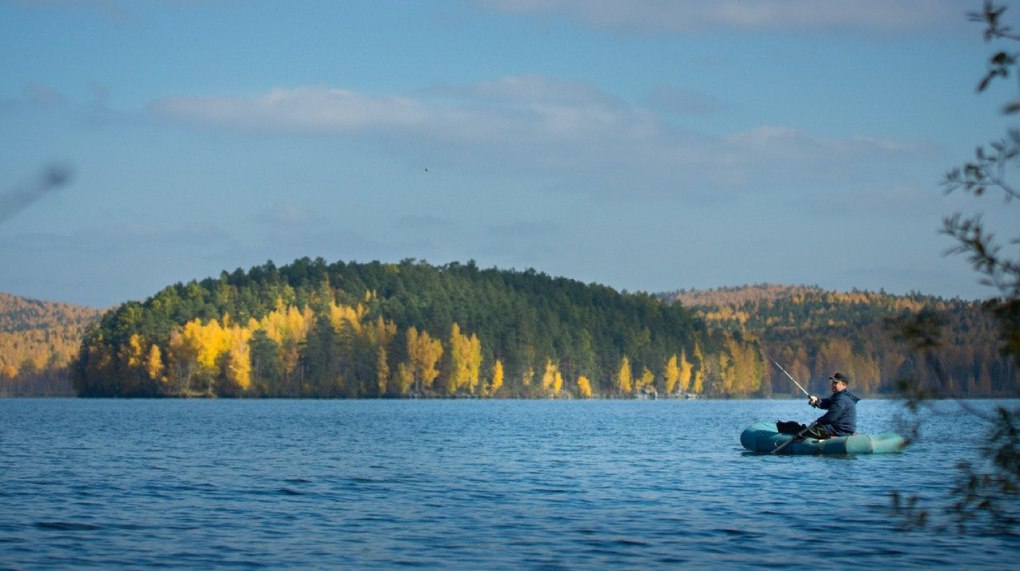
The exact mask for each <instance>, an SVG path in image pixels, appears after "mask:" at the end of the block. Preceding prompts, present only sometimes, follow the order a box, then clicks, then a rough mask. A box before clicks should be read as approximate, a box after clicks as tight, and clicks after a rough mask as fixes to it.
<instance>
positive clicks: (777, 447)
mask: <svg viewBox="0 0 1020 571" xmlns="http://www.w3.org/2000/svg"><path fill="white" fill-rule="evenodd" d="M814 425H815V423H813V422H812V423H811V424H809V425H807V426H805V427H804V430H801V431H800V432H798V433H797V434H796V435H794V437H793V438H791V439H789V440H787V441H786V442H784V443H782V444H780V445H779V446H776V447H775V448H773V449H772V451H771V452H769V454H779V452H780V451H781V450H783V449H784V448H786V447H787V446H789V445H791V444H793V443H794V442H795V441H797V440H800V439H801V438H802V437H803V436H804V435H805V434H807V431H809V430H811V428H812V427H813V426H814Z"/></svg>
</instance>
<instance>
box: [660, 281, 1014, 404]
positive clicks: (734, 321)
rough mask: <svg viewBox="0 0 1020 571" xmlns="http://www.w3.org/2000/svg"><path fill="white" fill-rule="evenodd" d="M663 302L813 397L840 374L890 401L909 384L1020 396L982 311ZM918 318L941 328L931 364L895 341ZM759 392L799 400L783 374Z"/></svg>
mask: <svg viewBox="0 0 1020 571" xmlns="http://www.w3.org/2000/svg"><path fill="white" fill-rule="evenodd" d="M662 298H663V299H665V300H676V301H678V302H680V303H682V304H684V305H685V306H686V307H688V308H690V309H692V310H693V311H695V313H696V314H697V315H698V316H699V317H701V318H703V319H704V320H705V321H706V323H707V327H708V328H709V329H710V330H715V329H718V328H723V329H725V330H728V331H732V332H739V333H740V334H742V335H744V336H745V337H746V338H749V339H755V340H757V342H758V343H759V344H760V346H761V348H762V350H763V351H764V352H765V355H766V357H769V356H770V357H773V358H775V359H776V360H778V361H779V362H780V363H782V364H783V367H784V368H785V369H786V370H787V371H789V372H790V373H791V374H792V375H793V376H794V377H795V378H797V379H798V380H799V381H800V382H801V384H805V383H804V381H805V380H806V379H813V380H815V383H814V384H813V391H817V392H823V391H825V390H826V387H825V382H824V379H826V378H827V377H828V375H830V374H831V373H832V372H833V371H836V370H839V371H842V372H844V373H848V374H849V375H850V377H851V379H854V386H853V390H854V391H856V392H858V393H865V394H867V393H876V392H885V393H892V392H894V391H895V390H896V388H897V381H899V380H900V379H907V378H910V379H914V380H915V381H916V382H917V383H918V385H919V386H921V387H927V388H928V389H930V390H931V391H933V392H934V393H936V394H941V395H947V396H978V397H985V396H1002V397H1015V396H1016V395H1017V394H1018V393H1020V377H1018V371H1017V368H1016V365H1015V363H1014V361H1013V360H1012V359H1011V358H1009V357H1006V356H1003V354H1002V353H1001V351H1000V347H999V344H1000V341H999V339H1000V338H999V332H998V324H997V322H996V321H995V319H994V317H993V316H992V315H991V314H990V313H989V312H987V311H985V310H984V309H983V307H982V304H981V303H980V302H974V301H963V300H959V299H949V300H946V299H942V298H937V297H932V296H927V295H922V294H911V295H906V296H893V295H888V294H885V293H874V292H864V291H851V292H832V291H825V290H822V289H820V288H817V287H791V286H780V285H758V286H747V287H739V288H722V289H716V290H700V291H679V292H674V293H670V294H663V295H662ZM919 312H928V313H929V314H930V315H931V316H933V318H934V319H935V320H937V321H938V322H939V323H940V324H941V331H942V341H943V343H944V346H943V347H942V348H941V349H940V350H939V354H938V355H937V357H935V358H934V360H932V359H933V358H932V357H928V358H921V357H919V356H917V355H913V354H911V352H910V351H909V350H907V348H906V347H905V346H904V345H903V344H902V343H899V342H897V341H896V335H895V334H896V329H895V326H894V321H895V320H896V319H897V318H903V317H905V316H908V315H916V314H918V313H919ZM938 370H941V371H942V372H943V374H941V375H940V374H938V373H937V371H938ZM762 387H763V389H764V390H763V394H767V391H768V390H769V389H770V388H771V390H773V391H775V392H782V393H789V392H792V391H797V389H796V387H794V386H793V385H792V383H790V382H789V380H787V379H786V378H785V376H784V375H783V374H782V373H781V372H780V371H779V370H778V369H777V368H776V367H771V369H770V371H769V374H768V379H766V381H765V382H764V383H762Z"/></svg>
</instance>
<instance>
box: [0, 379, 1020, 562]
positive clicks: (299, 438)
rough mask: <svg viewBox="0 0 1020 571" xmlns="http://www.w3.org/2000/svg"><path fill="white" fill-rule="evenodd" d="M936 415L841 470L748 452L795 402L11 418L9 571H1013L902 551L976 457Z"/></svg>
mask: <svg viewBox="0 0 1020 571" xmlns="http://www.w3.org/2000/svg"><path fill="white" fill-rule="evenodd" d="M979 406H986V407H987V406H988V403H979ZM941 408H943V409H945V412H944V413H943V414H940V415H937V416H935V417H933V418H932V420H931V421H930V422H928V424H926V425H925V432H924V435H923V438H922V439H921V440H920V441H919V442H918V443H917V444H915V445H914V446H912V447H911V448H909V449H908V450H907V451H906V452H904V453H902V454H892V455H875V456H859V457H850V458H848V457H807V456H759V455H751V454H748V453H746V452H745V451H744V450H743V449H742V448H741V446H740V442H739V436H740V432H741V430H742V429H743V428H744V427H746V426H747V425H748V424H750V423H751V421H753V420H756V419H768V420H774V419H777V418H782V419H794V420H800V421H808V420H811V419H813V418H814V417H815V416H817V411H815V410H814V409H811V408H810V407H808V406H807V405H806V403H805V402H804V401H801V400H796V401H775V400H774V401H662V400H660V401H431V400H417V401H237V400H218V401H213V400H209V401H207V400H190V401H187V400H75V399H42V400H21V399H13V400H0V568H18V569H51V568H90V567H91V568H103V569H108V568H146V567H165V568H180V569H208V568H217V569H220V568H245V569H247V568H269V569H280V568H300V569H309V568H351V569H374V568H387V569H388V568H400V567H410V568H426V569H603V568H629V569H676V568H704V569H707V568H713V569H715V568H726V569H734V568H736V569H740V568H747V569H756V568H770V567H771V568H778V567H783V568H809V567H811V568H813V567H820V566H826V567H832V568H840V567H849V566H854V567H856V568H870V569H879V568H882V569H884V568H889V567H897V568H904V567H915V568H931V567H944V568H971V569H973V568H979V567H980V568H993V569H994V568H1001V569H1007V568H1014V569H1015V568H1016V560H1017V558H1018V557H1020V539H1018V538H1017V537H1016V536H1012V537H1009V536H1005V537H1004V536H997V535H993V534H986V535H981V534H971V535H965V536H960V535H957V534H955V533H952V532H941V533H936V532H933V531H912V532H903V531H899V530H898V529H897V522H898V520H897V519H896V518H895V517H893V516H892V514H891V513H890V510H889V506H890V503H889V494H890V491H892V490H894V489H896V490H899V491H901V492H903V493H905V494H922V495H923V496H925V497H928V498H931V505H932V507H936V508H937V506H938V505H940V502H943V500H944V498H945V493H946V491H947V490H948V489H949V488H950V487H951V485H952V483H953V479H954V478H955V476H956V474H957V471H956V468H955V467H954V464H955V463H956V461H957V460H960V459H965V458H973V457H974V453H975V452H974V451H975V448H976V445H977V441H978V438H979V436H980V433H981V431H980V430H979V429H978V428H977V427H972V426H973V422H972V421H971V420H969V417H968V416H967V415H965V414H962V413H960V412H959V411H958V409H957V408H956V407H955V405H951V404H950V403H943V404H942V407H941ZM897 410H899V407H898V405H897V404H896V403H894V402H889V401H877V400H863V401H861V403H860V404H859V405H858V415H859V418H860V425H859V427H858V429H859V431H861V432H879V431H884V430H889V429H892V428H894V417H895V415H896V412H897ZM968 427H971V428H968ZM943 503H944V502H943Z"/></svg>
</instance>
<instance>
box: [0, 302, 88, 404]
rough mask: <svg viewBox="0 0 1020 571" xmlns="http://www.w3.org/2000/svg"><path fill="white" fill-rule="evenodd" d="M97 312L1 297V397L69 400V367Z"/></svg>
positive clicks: (58, 304) (59, 304)
mask: <svg viewBox="0 0 1020 571" xmlns="http://www.w3.org/2000/svg"><path fill="white" fill-rule="evenodd" d="M101 314H102V312H101V311H100V310H98V309H91V308H86V307H81V306H77V305H71V304H66V303H52V302H45V301H39V300H34V299H27V298H24V297H18V296H14V295H10V294H5V293H0V396H12V395H14V396H18V395H34V396H58V395H62V396H71V395H73V394H74V392H73V390H72V389H71V385H70V383H68V382H67V377H68V364H69V363H70V362H71V360H72V359H73V358H74V357H75V356H77V354H78V349H79V347H80V346H81V336H82V331H83V330H84V329H85V326H86V325H88V324H90V323H94V322H96V321H98V320H99V316H100V315H101Z"/></svg>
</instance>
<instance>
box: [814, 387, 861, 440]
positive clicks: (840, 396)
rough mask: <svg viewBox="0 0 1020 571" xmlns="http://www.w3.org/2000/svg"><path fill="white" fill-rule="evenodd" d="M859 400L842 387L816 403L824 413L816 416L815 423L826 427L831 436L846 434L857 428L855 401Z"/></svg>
mask: <svg viewBox="0 0 1020 571" xmlns="http://www.w3.org/2000/svg"><path fill="white" fill-rule="evenodd" d="M859 400H861V399H860V398H858V397H857V396H855V395H854V394H853V393H851V392H850V391H848V390H846V389H843V390H842V391H839V392H838V393H836V394H834V395H832V396H831V397H829V398H825V399H822V400H821V402H819V403H818V407H819V408H824V409H826V411H827V412H826V413H825V414H823V415H822V416H820V417H818V420H816V421H815V424H817V425H819V426H822V427H824V428H827V429H828V431H829V432H830V433H831V434H832V435H833V436H847V435H849V434H853V433H854V432H855V431H856V430H857V401H859Z"/></svg>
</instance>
